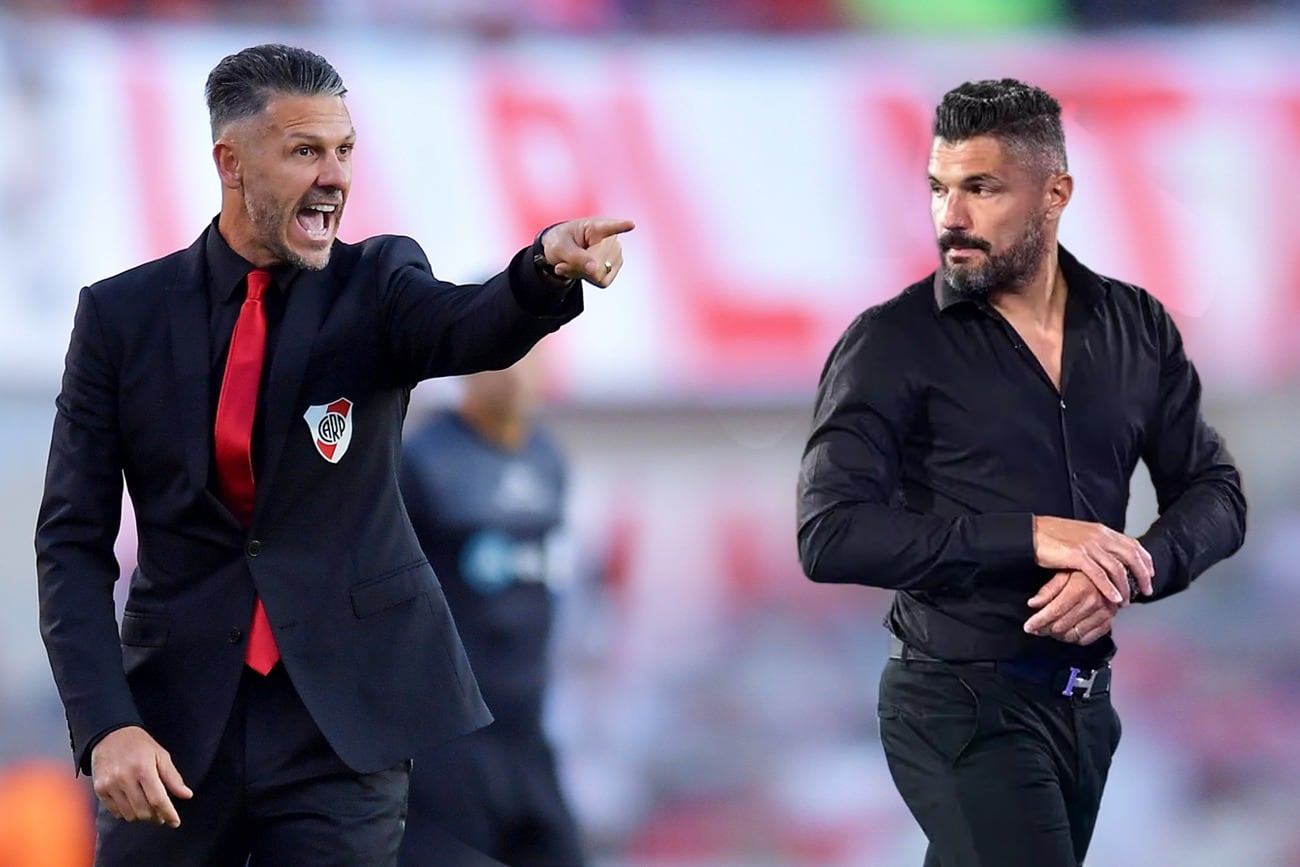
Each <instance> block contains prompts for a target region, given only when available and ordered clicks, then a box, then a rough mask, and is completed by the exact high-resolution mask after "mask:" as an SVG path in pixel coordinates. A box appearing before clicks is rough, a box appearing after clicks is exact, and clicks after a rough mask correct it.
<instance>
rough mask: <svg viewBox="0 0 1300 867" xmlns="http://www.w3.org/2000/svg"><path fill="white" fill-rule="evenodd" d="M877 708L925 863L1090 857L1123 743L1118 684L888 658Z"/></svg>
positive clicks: (1064, 862)
mask: <svg viewBox="0 0 1300 867" xmlns="http://www.w3.org/2000/svg"><path fill="white" fill-rule="evenodd" d="M878 715H879V717H880V739H881V743H882V745H883V746H884V750H885V757H886V759H887V760H888V763H889V770H890V773H891V774H892V775H893V778H894V784H895V785H896V786H897V787H898V791H899V793H900V794H901V795H902V796H903V800H904V801H905V802H906V803H907V806H908V809H910V810H911V811H912V815H913V816H915V817H916V821H917V822H918V823H919V824H920V826H921V829H922V830H923V831H924V832H925V834H926V836H927V837H928V838H929V841H930V846H929V849H928V851H927V852H926V856H925V867H1021V865H1023V867H1079V865H1081V864H1082V863H1083V858H1084V855H1085V853H1086V852H1087V851H1088V843H1089V842H1090V841H1091V839H1092V832H1093V828H1094V827H1095V825H1096V822H1097V812H1098V810H1099V809H1100V807H1101V796H1102V790H1103V789H1104V787H1105V785H1106V775H1107V773H1108V772H1109V770H1110V762H1111V757H1112V756H1113V755H1114V752H1115V748H1116V747H1117V746H1118V745H1119V738H1120V722H1119V717H1118V715H1117V714H1116V713H1115V711H1114V709H1113V708H1112V706H1111V703H1110V696H1109V694H1106V695H1100V696H1093V697H1091V698H1087V699H1085V698H1083V697H1082V696H1079V695H1076V696H1073V697H1066V696H1063V695H1060V694H1058V693H1056V692H1054V691H1053V690H1051V689H1050V688H1048V687H1046V686H1041V685H1038V684H1035V683H1030V682H1028V681H1025V680H1023V679H1020V678H1018V677H1016V676H1015V675H1012V674H1009V673H1006V672H1002V671H998V670H995V669H993V668H988V667H980V666H973V665H961V664H950V663H943V662H928V661H919V660H914V659H913V660H908V661H906V662H904V661H902V660H897V659H891V660H889V661H888V662H887V663H886V664H885V669H884V672H883V673H882V674H881V678H880V700H879V707H878Z"/></svg>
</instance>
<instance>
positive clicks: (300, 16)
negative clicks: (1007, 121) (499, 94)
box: [4, 0, 1297, 35]
mask: <svg viewBox="0 0 1300 867" xmlns="http://www.w3.org/2000/svg"><path fill="white" fill-rule="evenodd" d="M4 5H5V6H7V7H9V8H10V9H12V10H14V11H16V12H19V13H22V14H25V15H37V16H51V15H85V16H92V17H95V18H99V19H140V18H148V19H154V20H163V21H177V22H190V23H204V22H218V21H219V22H234V21H245V22H279V23H296V24H311V25H318V24H337V23H347V24H375V25H400V26H403V27H409V26H415V27H419V26H426V27H431V28H440V29H452V30H457V31H464V32H478V33H486V34H496V35H506V34H512V33H528V34H534V33H537V32H539V31H541V32H549V33H566V34H583V35H596V34H607V33H616V32H625V33H693V32H706V33H707V32H728V33H755V34H756V33H772V34H797V33H812V34H824V33H833V32H838V31H855V30H871V31H913V32H942V31H948V32H971V31H979V30H986V31H995V30H999V29H1003V28H1008V27H1044V28H1066V27H1068V28H1082V29H1098V28H1109V27H1121V26H1134V25H1139V26H1140V25H1178V24H1193V23H1197V22H1202V23H1203V22H1224V21H1241V22H1249V21H1260V20H1268V19H1271V18H1274V17H1276V16H1280V15H1283V14H1285V13H1287V12H1291V13H1294V12H1295V11H1296V9H1297V2H1296V0H927V2H914V0H713V2H708V3H699V2H695V0H368V2H357V0H280V2H276V3H265V2H261V0H5V3H4Z"/></svg>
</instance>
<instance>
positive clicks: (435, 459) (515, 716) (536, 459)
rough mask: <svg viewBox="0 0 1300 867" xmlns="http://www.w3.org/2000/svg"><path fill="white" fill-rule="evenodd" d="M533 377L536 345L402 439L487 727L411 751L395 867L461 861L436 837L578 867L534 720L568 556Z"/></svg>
mask: <svg viewBox="0 0 1300 867" xmlns="http://www.w3.org/2000/svg"><path fill="white" fill-rule="evenodd" d="M541 376H542V365H541V361H540V358H539V351H538V350H534V351H533V352H532V353H530V354H529V355H527V356H525V357H524V358H523V359H522V360H521V361H519V362H517V363H515V364H514V365H513V366H512V367H509V368H507V369H505V370H499V371H488V372H484V373H479V374H475V375H474V376H471V377H468V378H467V379H466V380H465V382H464V392H463V395H462V398H461V401H460V404H459V406H458V407H457V408H455V409H443V410H439V411H436V412H434V413H433V414H432V415H431V416H430V417H429V418H428V419H427V420H426V421H425V422H424V423H422V424H421V425H420V426H419V427H418V428H417V429H416V430H415V431H414V432H413V433H412V434H410V435H409V436H408V437H407V439H406V444H405V449H404V452H405V453H404V456H403V459H402V476H401V489H402V496H403V499H404V501H405V503H406V508H407V511H408V513H409V514H410V516H411V521H412V523H413V524H414V526H415V534H416V536H417V537H418V538H419V540H420V545H421V546H422V547H423V548H424V551H425V554H426V555H428V557H429V562H430V563H432V564H433V569H434V572H436V573H437V575H438V578H439V580H440V581H441V584H442V588H443V592H444V593H446V596H447V604H448V605H449V606H450V607H451V613H452V616H453V617H454V618H455V620H456V628H457V630H458V631H459V632H460V636H461V640H462V641H464V643H465V652H466V655H467V656H468V657H469V663H470V667H471V668H472V669H473V671H474V677H475V679H476V680H477V681H478V684H479V689H481V690H482V692H483V700H484V701H485V702H486V703H487V706H488V709H489V710H490V711H491V712H492V715H493V717H494V721H493V722H492V724H491V725H489V726H487V727H486V728H482V729H479V730H478V731H476V732H473V733H471V734H469V735H467V736H465V737H463V738H457V739H455V740H453V741H449V742H447V743H445V744H442V745H439V746H438V747H437V748H435V749H434V750H432V751H430V752H428V753H426V754H422V755H419V756H416V758H415V767H414V770H413V771H412V776H411V797H410V802H409V806H408V811H407V818H406V834H405V837H404V838H403V842H402V851H401V857H400V858H399V863H400V864H401V865H402V867H436V865H442V864H452V863H456V861H455V860H454V858H453V857H452V856H451V855H450V854H449V853H448V852H447V851H445V848H446V847H447V843H448V841H447V840H446V837H445V836H444V835H450V836H451V837H453V838H454V841H458V842H463V843H465V844H467V845H469V846H471V847H473V848H474V849H475V850H477V851H479V852H482V853H484V854H486V855H488V856H489V857H491V858H493V859H496V860H498V861H500V862H501V863H503V864H509V865H511V867H516V865H518V867H526V865H566V867H579V865H581V864H582V863H583V856H582V851H581V849H580V847H579V844H578V833H577V829H576V827H575V825H574V821H573V818H572V817H571V815H570V812H569V809H568V807H567V806H566V804H565V799H564V796H563V794H562V793H561V789H560V783H559V780H558V777H557V774H556V764H555V755H554V752H553V750H552V748H551V745H550V743H549V742H548V740H547V737H546V734H545V732H544V731H543V726H542V710H543V701H544V697H545V692H546V685H547V681H548V676H549V675H548V671H549V664H548V662H549V654H548V651H549V643H550V638H551V626H552V622H553V619H554V612H553V605H554V599H553V596H554V593H555V591H556V590H557V589H559V588H560V587H561V586H563V585H565V584H567V583H569V579H570V578H571V577H572V571H573V556H572V551H571V550H569V549H568V548H567V546H566V545H565V540H564V539H563V537H562V535H561V534H562V527H563V523H564V507H565V476H566V470H565V461H564V458H563V456H562V455H561V453H560V450H559V448H558V447H557V445H556V443H555V442H554V441H553V439H552V438H551V436H550V435H549V434H548V433H547V432H546V431H545V430H544V429H542V428H540V427H538V426H537V424H536V419H535V417H536V413H537V410H538V406H539V402H540V395H541ZM452 851H455V842H453V845H452Z"/></svg>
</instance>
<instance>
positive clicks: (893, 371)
mask: <svg viewBox="0 0 1300 867" xmlns="http://www.w3.org/2000/svg"><path fill="white" fill-rule="evenodd" d="M929 186H930V202H931V214H932V217H933V221H934V227H935V231H936V234H937V239H938V247H939V251H940V267H939V269H938V271H937V272H935V273H934V274H932V275H930V276H928V277H926V278H924V279H923V280H921V281H919V282H917V283H915V284H913V285H912V286H909V287H908V288H907V289H905V290H904V291H903V292H902V293H901V294H900V295H898V296H896V297H895V298H894V299H892V300H890V301H888V302H886V303H884V304H881V305H879V306H877V307H873V308H871V309H869V310H867V311H866V312H865V313H863V314H862V315H861V316H859V317H858V318H857V320H855V321H854V322H853V323H852V324H851V325H850V326H849V328H848V329H847V331H846V332H845V333H844V335H843V337H842V338H841V339H840V341H839V343H838V344H837V345H836V347H835V348H834V350H833V351H832V352H831V354H830V357H829V360H828V361H827V363H826V367H825V369H824V371H823V373H822V378H821V383H820V386H819V388H818V392H817V398H816V403H815V410H814V419H813V425H812V432H811V434H810V437H809V439H808V443H807V446H806V449H805V451H804V457H803V462H802V468H801V474H800V480H799V521H798V543H799V554H800V559H801V562H802V564H803V568H804V571H805V573H806V574H807V575H808V577H810V578H811V579H812V580H814V581H818V582H836V583H847V582H852V583H860V584H867V585H871V586H877V587H885V588H890V589H893V590H896V591H897V593H895V595H894V600H893V604H892V606H891V608H890V611H889V613H888V615H887V616H886V620H885V625H886V626H887V628H888V630H889V633H890V654H889V655H890V659H889V660H888V662H887V663H886V665H885V668H884V671H883V673H882V675H881V681H880V693H879V701H878V715H879V722H880V736H881V741H882V744H883V746H884V750H885V755H886V758H887V760H888V763H889V767H890V772H891V774H892V776H893V778H894V782H895V784H896V785H897V787H898V790H899V792H900V793H901V795H902V796H903V799H904V801H906V803H907V805H908V807H909V809H910V810H911V811H912V814H913V815H914V816H915V817H916V820H917V821H918V823H919V824H920V825H921V828H922V829H923V830H924V831H925V834H926V836H927V837H928V838H929V841H930V845H929V848H928V851H927V854H926V858H925V864H926V865H927V867H938V865H943V867H957V865H997V867H1012V865H1034V867H1065V865H1078V864H1080V863H1081V862H1082V861H1083V858H1084V854H1085V853H1086V852H1087V849H1088V843H1089V841H1090V839H1091V837H1092V832H1093V828H1094V826H1095V823H1096V818H1097V813H1098V810H1099V808H1100V804H1101V797H1102V790H1103V787H1104V785H1105V781H1106V776H1107V772H1108V770H1109V768H1110V763H1111V758H1112V756H1113V754H1114V751H1115V748H1116V747H1117V745H1118V743H1119V738H1120V722H1119V717H1118V716H1117V715H1116V713H1115V712H1114V710H1113V708H1112V706H1111V703H1110V695H1109V693H1110V678H1111V669H1110V660H1111V657H1112V656H1113V654H1114V653H1115V643H1114V641H1113V640H1112V638H1111V630H1112V626H1113V623H1114V620H1115V618H1116V616H1117V615H1118V613H1119V612H1120V611H1121V610H1122V609H1123V608H1124V607H1125V606H1127V605H1128V604H1129V603H1130V602H1131V601H1152V600H1155V599H1160V598H1164V597H1166V596H1169V595H1171V594H1174V593H1177V592H1179V591H1181V590H1184V589H1186V588H1187V587H1188V585H1189V584H1190V583H1191V581H1192V580H1193V579H1194V578H1196V577H1197V576H1198V575H1199V574H1201V573H1202V572H1203V571H1205V569H1207V568H1208V567H1210V566H1211V565H1212V564H1214V563H1216V562H1217V561H1219V560H1221V559H1223V558H1225V557H1227V556H1229V555H1230V554H1232V553H1233V552H1234V551H1236V550H1237V549H1238V547H1240V545H1241V543H1242V541H1243V538H1244V534H1245V518H1246V503H1245V498H1244V496H1243V493H1242V489H1241V481H1240V478H1239V476H1238V473H1237V470H1236V468H1235V466H1234V464H1233V460H1232V458H1231V456H1230V455H1229V453H1228V451H1227V450H1226V448H1225V447H1224V445H1223V443H1222V442H1221V440H1220V438H1219V436H1218V435H1217V434H1216V433H1215V431H1214V430H1213V429H1212V428H1211V427H1210V426H1209V425H1208V424H1207V423H1206V422H1205V421H1204V419H1203V418H1202V415H1201V408H1200V404H1201V386H1200V381H1199V378H1198V376H1197V373H1196V370H1195V368H1194V367H1193V366H1192V363H1191V362H1190V361H1189V359H1188V357H1187V355H1186V354H1185V353H1184V350H1183V344H1182V341H1181V338H1180V336H1179V332H1178V329H1177V328H1176V327H1175V325H1174V322H1173V320H1172V319H1171V318H1170V316H1169V314H1168V313H1167V312H1166V310H1165V309H1164V308H1163V307H1162V306H1161V304H1160V303H1159V302H1158V301H1157V300H1156V299H1155V298H1154V297H1153V296H1152V295H1150V294H1148V293H1147V292H1146V291H1144V290H1142V289H1140V288H1138V287H1136V286H1132V285H1130V284H1127V283H1123V282H1121V281H1119V280H1115V279H1112V278H1108V277H1102V276H1100V275H1098V274H1095V273H1093V272H1092V271H1090V270H1089V269H1088V268H1086V267H1085V266H1084V265H1083V264H1082V263H1080V262H1079V261H1078V260H1077V259H1076V258H1075V257H1074V256H1073V255H1071V254H1070V253H1069V252H1068V251H1067V250H1066V249H1065V248H1064V247H1061V246H1059V245H1058V243H1057V229H1058V226H1059V222H1060V218H1061V215H1062V213H1063V211H1064V209H1065V207H1066V205H1068V204H1069V201H1070V197H1071V194H1072V192H1073V187H1074V181H1073V178H1072V177H1071V176H1070V174H1069V172H1068V169H1067V165H1066V156H1065V141H1064V134H1063V132H1062V128H1061V121H1060V106H1059V105H1058V104H1057V102H1056V100H1054V99H1053V98H1052V97H1051V96H1050V95H1048V94H1047V93H1045V92H1044V91H1042V90H1041V89H1038V88H1035V87H1030V86H1028V85H1025V84H1023V83H1021V82H1018V81H1014V80H1011V79H1004V80H1002V81H984V82H977V83H969V82H968V83H966V84H963V85H961V86H960V87H958V88H956V89H954V90H952V91H950V92H949V93H947V94H946V95H945V96H944V97H943V100H942V102H941V103H940V104H939V106H938V109H937V112H936V117H935V123H934V141H933V146H932V149H931V153H930V161H929ZM1139 460H1141V461H1143V462H1144V463H1145V464H1146V465H1147V467H1148V469H1149V470H1150V473H1151V479H1152V482H1153V484H1154V487H1155V490H1156V494H1157V498H1158V501H1159V502H1158V504H1159V517H1158V518H1157V520H1156V521H1155V522H1154V524H1153V525H1152V526H1151V527H1150V528H1149V529H1148V530H1147V531H1146V533H1144V534H1143V535H1142V536H1141V537H1140V538H1137V539H1135V538H1131V537H1129V536H1126V535H1124V533H1123V528H1124V520H1125V511H1126V507H1127V504H1128V498H1129V484H1130V479H1131V477H1132V474H1133V471H1134V469H1135V468H1136V465H1137V463H1138V461H1139Z"/></svg>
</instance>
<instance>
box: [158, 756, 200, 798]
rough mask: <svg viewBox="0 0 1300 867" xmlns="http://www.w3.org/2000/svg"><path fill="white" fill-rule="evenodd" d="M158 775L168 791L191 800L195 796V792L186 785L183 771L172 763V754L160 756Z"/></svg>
mask: <svg viewBox="0 0 1300 867" xmlns="http://www.w3.org/2000/svg"><path fill="white" fill-rule="evenodd" d="M158 776H159V777H160V778H161V779H162V781H163V785H164V786H166V787H167V791H169V792H171V793H172V794H173V795H175V796H176V797H178V798H180V799H182V800H189V799H190V798H192V797H194V792H193V791H192V790H191V789H190V787H189V786H187V785H185V780H184V779H182V778H181V772H180V771H178V770H176V766H175V765H173V764H172V760H171V756H168V755H166V754H165V753H164V754H163V755H160V756H159V757H158Z"/></svg>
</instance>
